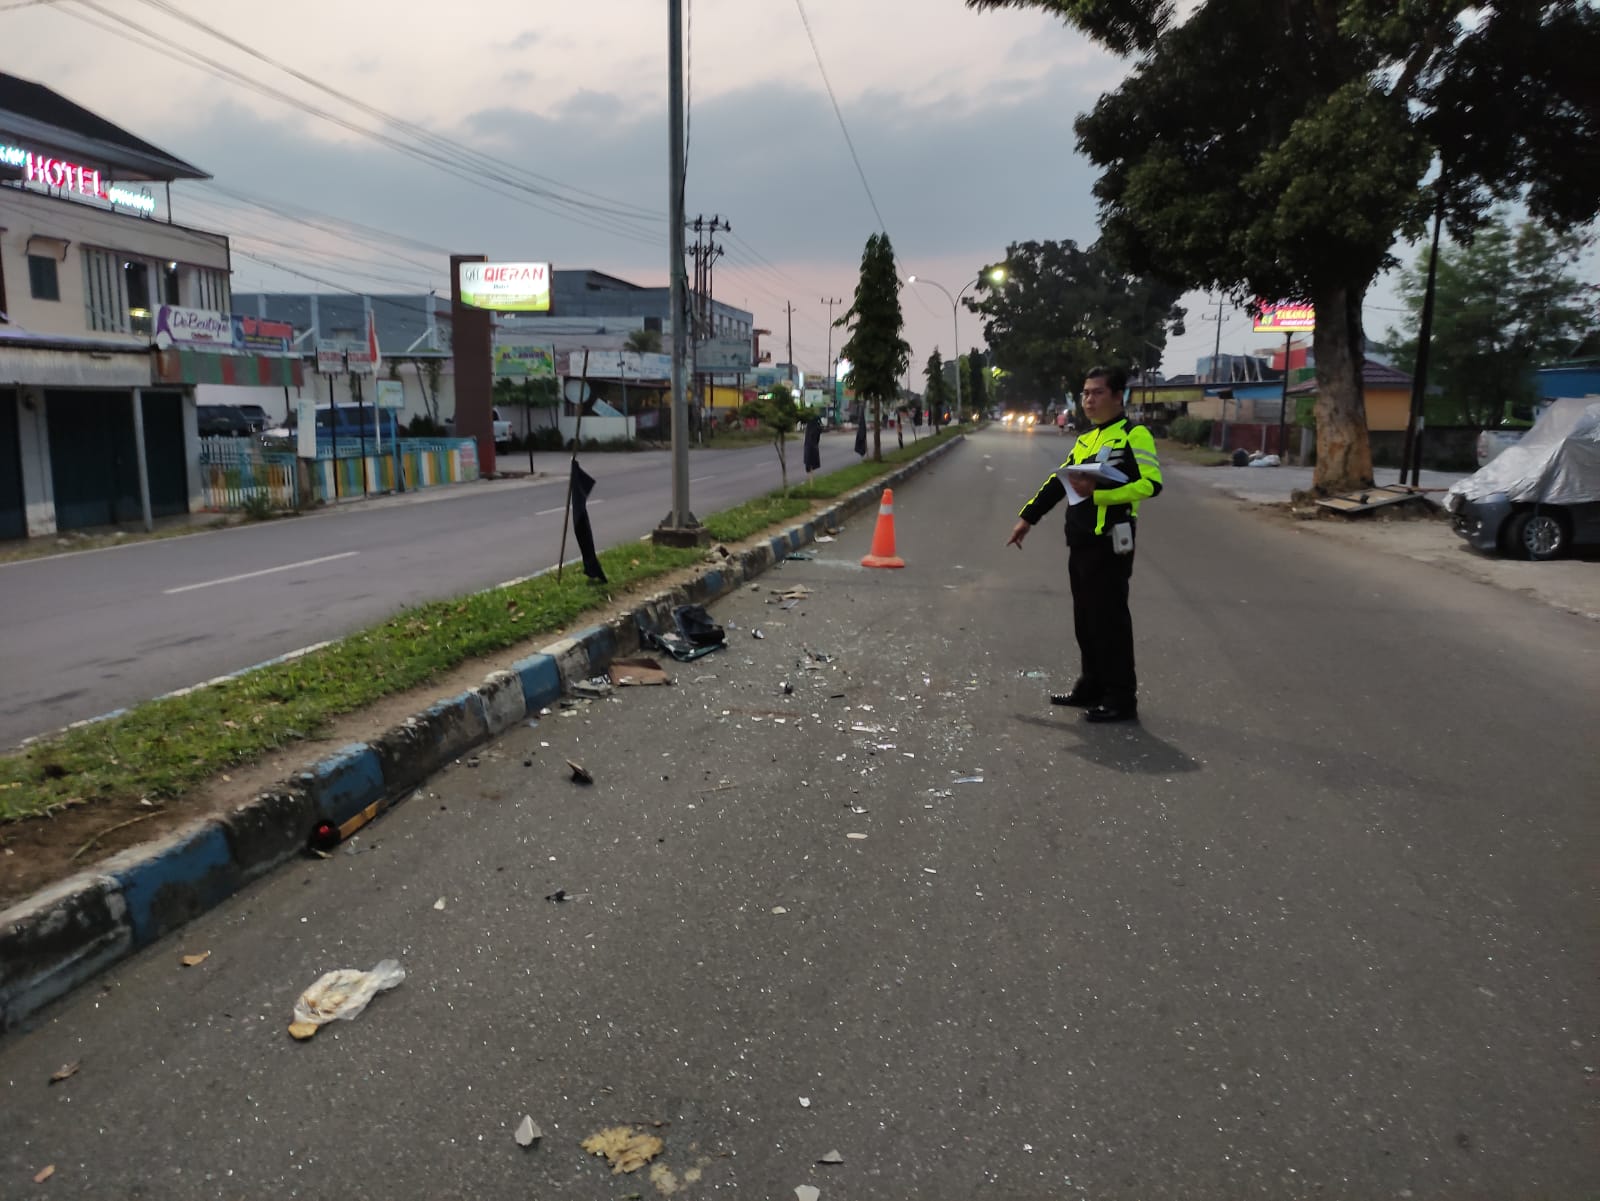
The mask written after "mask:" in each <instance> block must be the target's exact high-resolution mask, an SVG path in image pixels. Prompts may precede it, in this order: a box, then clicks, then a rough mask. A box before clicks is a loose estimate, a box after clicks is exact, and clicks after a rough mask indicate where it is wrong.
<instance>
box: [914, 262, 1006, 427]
mask: <svg viewBox="0 0 1600 1201" xmlns="http://www.w3.org/2000/svg"><path fill="white" fill-rule="evenodd" d="M985 277H987V278H988V279H989V281H990V282H991V283H997V284H998V283H1004V282H1005V278H1006V269H1005V268H1004V267H991V268H990V269H989V270H988V271H985V272H983V273H982V274H981V275H976V276H974V277H973V278H972V279H970V280H968V281H967V283H966V284H965V286H963V287H962V289H961V291H959V292H957V293H956V294H955V295H954V296H952V295H950V289H949V288H947V287H945V286H944V285H943V284H941V283H938V282H937V281H935V280H931V279H923V278H921V277H919V276H915V275H908V276H906V283H908V284H916V283H923V284H932V285H933V286H934V287H935V288H938V289H939V291H941V292H943V293H944V297H945V299H946V300H948V301H949V302H950V332H951V333H952V334H953V335H954V336H955V340H956V345H955V351H954V354H955V362H956V420H957V421H960V420H961V306H960V300H961V298H962V297H963V296H965V295H966V294H967V289H968V288H970V287H972V286H973V285H974V284H981V283H982V282H983V281H984V278H985Z"/></svg>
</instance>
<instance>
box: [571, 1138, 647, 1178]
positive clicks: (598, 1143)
mask: <svg viewBox="0 0 1600 1201" xmlns="http://www.w3.org/2000/svg"><path fill="white" fill-rule="evenodd" d="M583 1149H584V1150H585V1151H587V1152H588V1153H589V1154H590V1155H603V1156H605V1157H606V1159H607V1161H608V1162H610V1164H611V1174H612V1175H613V1176H619V1175H621V1174H622V1173H623V1172H637V1171H638V1170H639V1169H640V1168H642V1167H644V1165H645V1164H647V1163H649V1162H650V1161H651V1160H652V1159H654V1158H655V1157H656V1156H657V1155H660V1154H661V1152H662V1151H663V1150H665V1149H666V1144H665V1143H663V1142H662V1141H661V1140H660V1139H658V1138H657V1137H656V1136H655V1135H653V1134H639V1133H636V1132H635V1131H634V1130H633V1128H632V1127H629V1126H608V1127H607V1128H606V1129H604V1130H601V1131H599V1132H598V1133H596V1134H591V1135H590V1136H589V1137H588V1138H586V1139H584V1140H583Z"/></svg>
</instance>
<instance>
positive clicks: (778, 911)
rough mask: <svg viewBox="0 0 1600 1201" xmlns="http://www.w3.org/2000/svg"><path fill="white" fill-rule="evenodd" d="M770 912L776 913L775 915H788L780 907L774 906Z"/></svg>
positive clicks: (785, 910)
mask: <svg viewBox="0 0 1600 1201" xmlns="http://www.w3.org/2000/svg"><path fill="white" fill-rule="evenodd" d="M772 912H774V913H777V914H784V913H788V912H789V911H788V910H787V909H785V908H784V907H783V906H782V905H774V906H773V907H772Z"/></svg>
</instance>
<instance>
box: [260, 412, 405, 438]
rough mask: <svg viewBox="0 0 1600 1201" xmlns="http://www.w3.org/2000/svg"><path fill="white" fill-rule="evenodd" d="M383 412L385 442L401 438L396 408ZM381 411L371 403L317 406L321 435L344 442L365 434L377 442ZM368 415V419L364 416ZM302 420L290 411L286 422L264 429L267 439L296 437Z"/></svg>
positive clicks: (263, 436) (318, 433)
mask: <svg viewBox="0 0 1600 1201" xmlns="http://www.w3.org/2000/svg"><path fill="white" fill-rule="evenodd" d="M382 412H383V438H384V441H385V442H388V441H390V440H391V439H394V438H397V437H398V436H399V434H400V429H399V425H398V423H397V421H396V414H395V413H394V411H393V410H392V409H385V410H382ZM378 413H379V410H377V409H375V408H373V406H371V405H365V406H362V405H353V404H343V405H340V406H338V408H334V407H333V406H332V405H330V404H319V405H318V406H317V437H318V438H320V439H324V440H331V439H332V438H333V437H334V436H335V434H337V435H338V438H339V441H340V442H353V441H357V440H359V439H361V438H363V437H365V438H366V439H367V440H368V441H369V442H372V441H376V440H377V437H378V432H379V431H378ZM363 416H365V418H366V420H365V421H363V420H362V418H363ZM298 427H299V421H298V419H297V417H296V416H295V414H293V413H290V414H289V419H288V420H287V421H285V422H284V423H283V424H282V425H280V426H277V427H275V428H273V429H269V430H264V431H263V432H262V435H261V437H262V440H263V441H280V440H282V441H291V440H293V439H294V437H295V434H296V430H297V429H298Z"/></svg>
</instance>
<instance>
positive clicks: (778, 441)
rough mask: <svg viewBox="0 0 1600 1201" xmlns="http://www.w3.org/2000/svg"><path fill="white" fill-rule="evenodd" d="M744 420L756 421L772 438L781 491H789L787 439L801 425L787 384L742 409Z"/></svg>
mask: <svg viewBox="0 0 1600 1201" xmlns="http://www.w3.org/2000/svg"><path fill="white" fill-rule="evenodd" d="M743 416H745V417H753V418H755V419H756V420H757V421H759V422H760V423H761V424H762V426H763V427H764V428H765V429H766V431H767V433H768V434H770V435H771V436H772V444H773V446H775V447H776V448H777V451H778V470H779V472H780V473H782V475H783V490H784V491H785V492H787V491H789V453H788V449H789V443H788V437H789V435H790V434H791V433H793V432H794V427H795V426H796V425H797V424H798V423H799V421H800V407H799V406H798V405H796V404H795V402H794V393H793V392H792V391H790V389H789V385H788V384H785V383H779V384H777V385H775V386H774V387H773V389H772V391H771V392H766V393H763V394H762V395H760V396H758V397H756V399H755V400H753V401H751V402H750V403H749V404H747V405H745V406H744V410H743Z"/></svg>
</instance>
